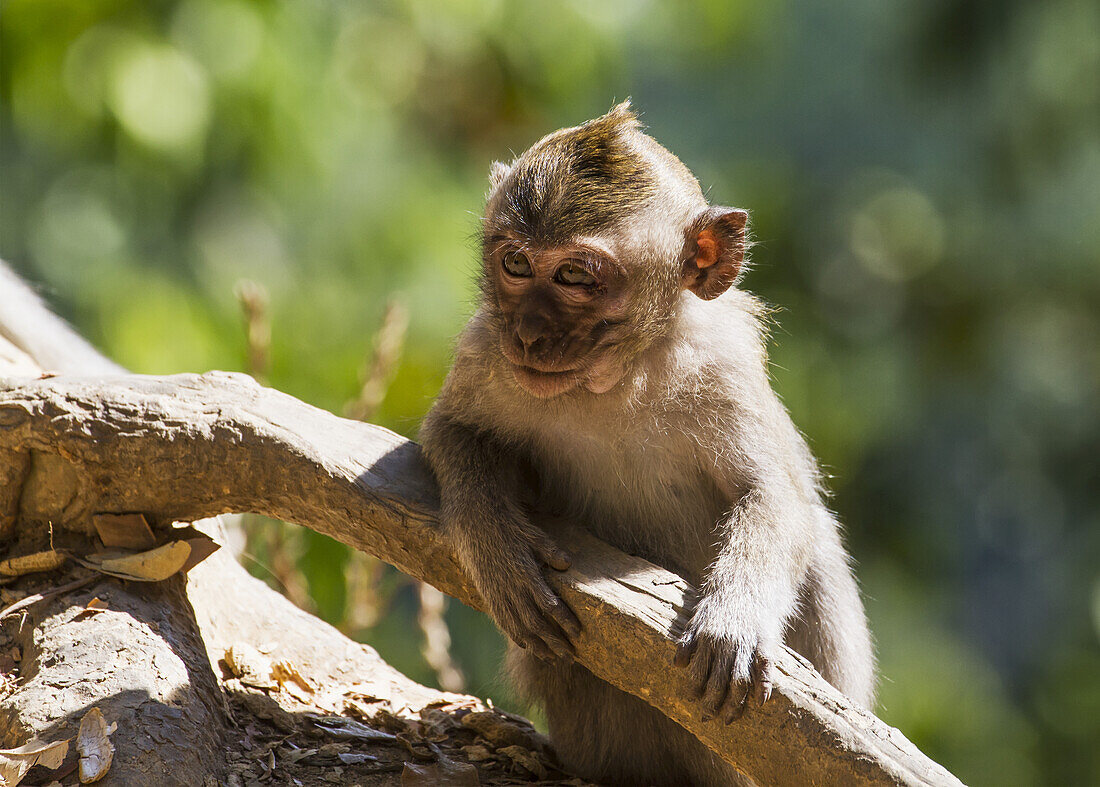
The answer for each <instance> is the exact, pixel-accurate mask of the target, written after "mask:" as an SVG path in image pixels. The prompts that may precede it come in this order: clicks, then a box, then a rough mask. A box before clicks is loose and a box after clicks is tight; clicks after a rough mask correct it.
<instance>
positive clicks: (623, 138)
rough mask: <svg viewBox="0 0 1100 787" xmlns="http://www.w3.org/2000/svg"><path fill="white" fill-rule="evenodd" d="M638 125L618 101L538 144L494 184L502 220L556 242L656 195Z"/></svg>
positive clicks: (600, 224) (496, 177) (627, 103)
mask: <svg viewBox="0 0 1100 787" xmlns="http://www.w3.org/2000/svg"><path fill="white" fill-rule="evenodd" d="M644 138H645V135H644V133H643V132H642V131H641V123H640V122H639V120H638V117H637V115H635V114H634V111H633V110H632V109H631V106H630V101H629V100H627V101H623V102H621V103H619V104H617V105H615V106H614V107H612V108H611V111H609V112H608V113H607V114H605V115H601V116H600V117H598V118H594V119H592V120H589V121H587V122H585V123H582V124H581V125H579V126H574V127H572V128H566V129H562V130H561V131H556V132H554V133H553V134H550V135H548V136H546V137H544V138H543V139H541V140H539V141H538V142H536V143H535V144H534V145H532V146H531V148H530V149H529V150H527V151H526V152H525V153H524V154H523V155H521V156H520V157H519V158H517V159H516V160H515V161H514V162H513V163H512V165H511V167H509V169H508V170H507V172H506V173H505V172H502V171H497V172H495V173H494V174H493V177H492V178H491V183H492V188H493V189H494V190H495V189H496V188H498V187H499V188H500V189H502V193H503V199H502V200H501V216H500V219H501V220H502V223H503V225H504V226H506V227H507V228H508V229H512V230H514V231H517V232H520V233H522V234H524V235H526V236H528V237H529V238H532V239H535V240H537V241H545V242H556V241H561V240H562V239H564V238H567V237H570V236H571V235H573V234H575V233H577V232H580V231H584V230H589V231H590V230H593V229H599V228H601V227H603V226H606V225H607V224H609V223H611V222H613V221H615V220H617V219H619V218H621V217H622V216H623V215H625V214H628V213H630V212H631V211H633V210H635V209H637V208H638V207H640V206H641V205H643V204H644V203H646V202H647V201H648V200H649V199H651V198H652V197H653V196H654V195H655V194H656V193H657V182H656V178H655V177H654V173H653V171H652V166H651V162H650V160H649V159H648V158H647V156H646V155H645V154H644V153H643V148H644V147H645V145H644V143H641V142H639V139H644Z"/></svg>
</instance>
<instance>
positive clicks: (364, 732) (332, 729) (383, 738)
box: [309, 714, 398, 743]
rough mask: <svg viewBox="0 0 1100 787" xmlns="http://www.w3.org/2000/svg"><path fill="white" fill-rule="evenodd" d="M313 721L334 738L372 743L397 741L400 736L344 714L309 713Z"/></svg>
mask: <svg viewBox="0 0 1100 787" xmlns="http://www.w3.org/2000/svg"><path fill="white" fill-rule="evenodd" d="M309 716H310V718H312V719H313V723H314V724H316V725H317V726H318V727H320V728H321V729H322V730H324V731H325V732H326V733H328V734H329V735H331V736H332V737H334V738H343V739H344V740H359V741H370V742H372V743H396V742H397V740H398V738H397V736H396V735H393V734H391V733H388V732H383V731H382V730H376V729H374V728H373V727H368V726H367V725H366V724H360V723H359V722H357V721H355V720H354V719H347V718H344V717H343V716H314V715H313V714H309Z"/></svg>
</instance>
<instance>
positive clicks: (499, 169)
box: [489, 161, 512, 191]
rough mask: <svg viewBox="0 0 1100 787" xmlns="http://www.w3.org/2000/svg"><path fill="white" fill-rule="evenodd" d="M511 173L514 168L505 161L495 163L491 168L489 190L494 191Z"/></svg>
mask: <svg viewBox="0 0 1100 787" xmlns="http://www.w3.org/2000/svg"><path fill="white" fill-rule="evenodd" d="M511 171H512V167H511V166H509V165H508V164H505V163H504V162H503V161H494V162H493V164H492V166H491V167H489V190H490V191H492V190H493V189H495V188H496V187H497V186H499V185H500V184H501V183H502V182H503V181H504V179H505V178H506V177H508V173H509V172H511Z"/></svg>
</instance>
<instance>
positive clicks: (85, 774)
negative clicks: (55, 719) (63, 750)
mask: <svg viewBox="0 0 1100 787" xmlns="http://www.w3.org/2000/svg"><path fill="white" fill-rule="evenodd" d="M114 730H115V725H113V724H112V725H111V726H110V727H108V726H107V720H106V719H104V718H103V713H102V711H100V710H99V708H92V709H91V710H90V711H88V712H87V713H85V714H84V718H82V719H81V720H80V730H79V731H78V732H77V734H76V750H77V751H78V752H80V770H79V776H80V783H81V784H91V783H92V782H97V781H99V780H100V779H102V778H103V777H104V776H106V775H107V771H109V770H110V769H111V760H113V759H114V756H115V747H114V746H112V745H111V739H110V738H109V737H108V736H109V735H110V734H111V733H112V732H114Z"/></svg>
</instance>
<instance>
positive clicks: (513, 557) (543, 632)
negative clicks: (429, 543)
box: [466, 522, 581, 661]
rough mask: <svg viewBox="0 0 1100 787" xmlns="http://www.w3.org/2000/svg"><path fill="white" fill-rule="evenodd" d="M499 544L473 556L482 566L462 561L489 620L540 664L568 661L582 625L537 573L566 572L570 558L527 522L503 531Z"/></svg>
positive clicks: (473, 562) (513, 524)
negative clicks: (546, 568)
mask: <svg viewBox="0 0 1100 787" xmlns="http://www.w3.org/2000/svg"><path fill="white" fill-rule="evenodd" d="M498 538H499V539H500V541H499V542H498V543H497V544H495V545H494V546H495V548H494V549H493V550H491V551H481V550H478V552H479V553H480V554H481V556H482V559H481V560H478V559H477V558H475V559H473V560H467V561H466V563H467V567H468V569H469V570H470V572H471V574H472V575H473V578H474V583H475V584H476V585H477V588H478V592H480V593H481V596H482V598H483V599H484V601H485V603H486V604H487V605H488V607H489V613H490V614H491V615H492V618H493V620H495V621H496V623H497V625H498V626H499V627H500V628H501V629H502V630H503V631H504V633H505V634H507V635H508V637H509V638H510V639H511V640H512V641H513V642H515V643H516V644H517V645H519V646H520V647H521V648H524V649H525V650H530V651H531V652H532V653H534V654H535V655H536V656H538V657H539V658H542V659H552V658H554V657H555V656H557V657H559V658H562V659H565V660H567V661H572V660H573V656H574V650H573V644H572V642H571V641H570V640H571V638H572V637H576V636H577V635H578V634H579V633H580V629H581V624H580V621H579V620H577V616H576V615H574V614H573V610H571V609H570V608H569V607H568V606H567V605H566V604H565V602H564V601H562V599H561V598H560V597H559V596H558V594H557V593H555V592H554V591H553V590H552V589H551V588H550V585H549V584H547V582H546V578H545V577H544V576H543V573H542V568H541V566H542V565H548V566H550V567H551V568H554V569H556V570H558V571H565V570H566V569H568V568H569V566H570V563H571V560H570V557H569V555H568V554H566V553H565V552H564V551H563V550H562V549H561V548H559V547H558V546H557V544H555V543H554V541H553V540H552V539H551V538H550V537H549V536H548V535H546V533H544V532H543V531H542V530H541V529H540V528H538V527H536V526H535V525H532V524H530V523H527V522H524V523H512V526H510V527H508V528H502V529H501V530H500V531H498ZM470 557H473V556H470Z"/></svg>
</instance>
